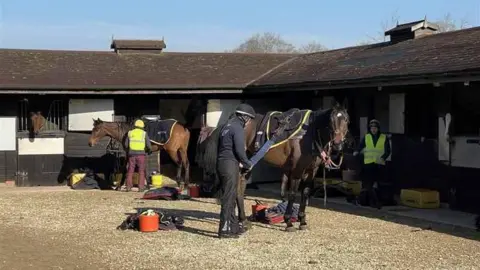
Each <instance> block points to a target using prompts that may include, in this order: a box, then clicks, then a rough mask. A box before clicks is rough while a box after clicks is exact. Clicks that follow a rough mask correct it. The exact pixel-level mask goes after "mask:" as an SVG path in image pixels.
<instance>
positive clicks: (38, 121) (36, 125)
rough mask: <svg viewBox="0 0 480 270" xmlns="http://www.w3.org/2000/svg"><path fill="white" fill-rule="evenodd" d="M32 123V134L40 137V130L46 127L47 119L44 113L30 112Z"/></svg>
mask: <svg viewBox="0 0 480 270" xmlns="http://www.w3.org/2000/svg"><path fill="white" fill-rule="evenodd" d="M30 121H31V123H32V126H31V132H32V133H33V134H35V135H38V133H39V132H40V130H41V129H42V128H43V126H44V125H45V121H46V120H45V117H43V115H42V112H41V111H38V112H36V113H35V112H30Z"/></svg>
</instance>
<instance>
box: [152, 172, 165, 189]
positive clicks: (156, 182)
mask: <svg viewBox="0 0 480 270" xmlns="http://www.w3.org/2000/svg"><path fill="white" fill-rule="evenodd" d="M162 184H163V175H161V174H155V175H152V186H154V187H161V186H162Z"/></svg>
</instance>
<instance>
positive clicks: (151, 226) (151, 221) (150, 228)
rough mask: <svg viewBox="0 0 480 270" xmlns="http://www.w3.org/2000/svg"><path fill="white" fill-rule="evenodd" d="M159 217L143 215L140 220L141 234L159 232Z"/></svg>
mask: <svg viewBox="0 0 480 270" xmlns="http://www.w3.org/2000/svg"><path fill="white" fill-rule="evenodd" d="M158 221H159V217H158V215H157V214H155V215H153V216H147V215H141V216H140V218H139V221H138V222H139V227H140V231H141V232H156V231H158Z"/></svg>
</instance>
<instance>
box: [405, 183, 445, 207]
mask: <svg viewBox="0 0 480 270" xmlns="http://www.w3.org/2000/svg"><path fill="white" fill-rule="evenodd" d="M400 199H401V202H402V204H403V205H405V206H409V207H414V208H430V209H433V208H439V207H440V194H439V193H438V191H435V190H429V189H421V188H415V189H402V191H401V192H400Z"/></svg>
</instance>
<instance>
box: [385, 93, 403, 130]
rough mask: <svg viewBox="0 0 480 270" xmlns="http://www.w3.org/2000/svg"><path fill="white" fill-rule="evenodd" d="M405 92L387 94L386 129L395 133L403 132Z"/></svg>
mask: <svg viewBox="0 0 480 270" xmlns="http://www.w3.org/2000/svg"><path fill="white" fill-rule="evenodd" d="M404 112H405V93H395V94H390V96H389V118H388V124H389V125H388V131H389V132H391V133H396V134H404V133H405V115H404Z"/></svg>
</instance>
